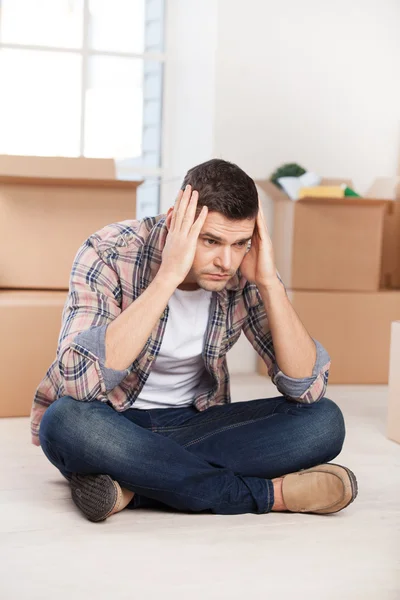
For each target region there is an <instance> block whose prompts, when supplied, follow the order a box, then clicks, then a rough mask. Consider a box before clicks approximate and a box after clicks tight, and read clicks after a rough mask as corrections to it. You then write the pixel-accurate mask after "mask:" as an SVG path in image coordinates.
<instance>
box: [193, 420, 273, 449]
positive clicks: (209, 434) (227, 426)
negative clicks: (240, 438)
mask: <svg viewBox="0 0 400 600" xmlns="http://www.w3.org/2000/svg"><path fill="white" fill-rule="evenodd" d="M274 415H275V413H272V414H270V415H264V416H263V417H259V418H258V419H251V420H249V421H241V422H240V423H233V424H232V425H226V426H225V427H222V428H221V429H217V430H216V431H212V432H211V433H207V434H205V435H203V436H201V437H199V438H197V439H195V440H192V441H190V442H188V443H187V444H184V445H183V447H184V448H187V447H188V446H191V445H192V444H196V443H197V442H201V441H203V440H205V439H207V438H209V437H211V436H213V435H215V434H217V433H222V432H223V431H229V430H230V429H235V428H236V427H241V426H242V425H249V424H250V423H257V422H258V421H263V420H264V419H270V418H271V417H273V416H274Z"/></svg>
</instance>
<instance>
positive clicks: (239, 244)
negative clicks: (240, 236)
mask: <svg viewBox="0 0 400 600" xmlns="http://www.w3.org/2000/svg"><path fill="white" fill-rule="evenodd" d="M246 244H247V242H238V243H237V246H239V247H240V248H243V246H245V245H246Z"/></svg>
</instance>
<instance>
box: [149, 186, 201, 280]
mask: <svg viewBox="0 0 400 600" xmlns="http://www.w3.org/2000/svg"><path fill="white" fill-rule="evenodd" d="M198 198H199V194H198V192H196V191H193V193H192V188H191V186H190V185H188V186H186V188H185V191H182V190H180V192H179V194H178V197H177V199H176V202H175V205H174V209H173V212H172V218H171V219H170V225H169V231H168V235H167V239H166V242H165V246H164V250H163V253H162V263H161V267H160V272H161V273H162V274H163V276H164V277H168V278H171V279H173V280H174V281H176V285H177V286H178V285H179V284H181V283H182V281H183V280H184V279H185V277H186V275H187V274H188V273H189V271H190V269H191V266H192V264H193V260H194V255H195V253H196V247H197V240H198V237H199V234H200V231H201V228H202V227H203V225H204V222H205V220H206V218H207V211H208V209H207V207H206V206H203V208H202V210H201V212H200V214H199V216H198V217H197V219H196V221H195V215H196V208H197V201H198ZM167 219H168V220H169V217H167Z"/></svg>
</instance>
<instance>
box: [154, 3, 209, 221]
mask: <svg viewBox="0 0 400 600" xmlns="http://www.w3.org/2000/svg"><path fill="white" fill-rule="evenodd" d="M217 8H218V3H217V0H201V1H199V0H167V3H166V36H165V37H166V39H165V54H166V65H165V86H164V107H163V148H162V165H163V181H164V182H163V184H162V186H161V211H162V212H166V211H167V209H168V207H169V206H171V204H173V203H174V200H175V196H176V193H177V191H178V190H179V186H180V184H181V183H182V180H183V177H184V175H185V173H186V171H187V170H188V169H190V167H193V166H194V165H196V164H199V163H201V162H203V161H205V160H208V159H209V158H211V157H212V156H213V151H214V111H215V90H216V86H215V60H216V40H217V24H218V18H217Z"/></svg>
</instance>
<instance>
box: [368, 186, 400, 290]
mask: <svg viewBox="0 0 400 600" xmlns="http://www.w3.org/2000/svg"><path fill="white" fill-rule="evenodd" d="M366 197H367V198H379V199H384V200H388V201H389V202H388V206H387V210H386V211H385V216H384V221H383V243H382V263H381V265H382V267H381V276H380V287H381V288H387V289H400V177H378V178H377V179H375V181H374V182H373V183H372V185H371V187H370V188H369V190H368V192H367V193H366Z"/></svg>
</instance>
